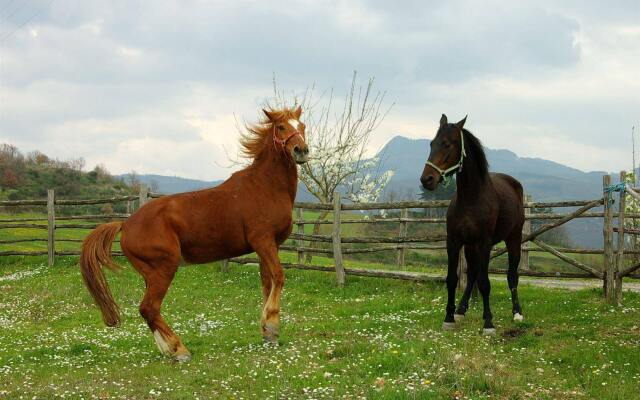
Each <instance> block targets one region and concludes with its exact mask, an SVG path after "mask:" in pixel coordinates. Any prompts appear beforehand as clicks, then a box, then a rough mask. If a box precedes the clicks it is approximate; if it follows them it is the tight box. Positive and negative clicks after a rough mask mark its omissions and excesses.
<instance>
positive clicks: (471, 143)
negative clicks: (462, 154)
mask: <svg viewBox="0 0 640 400" xmlns="http://www.w3.org/2000/svg"><path fill="white" fill-rule="evenodd" d="M462 131H463V132H464V143H465V148H466V151H467V158H468V160H469V161H470V162H471V163H472V165H471V168H473V169H474V170H475V172H476V173H477V174H478V175H479V176H480V177H481V179H484V178H485V177H486V176H488V174H489V163H488V162H487V156H486V155H485V154H484V148H483V146H482V143H481V142H480V139H478V138H477V137H475V136H474V135H473V134H472V133H471V132H469V131H468V130H466V129H463V130H462Z"/></svg>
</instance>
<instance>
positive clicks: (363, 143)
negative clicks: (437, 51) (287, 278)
mask: <svg viewBox="0 0 640 400" xmlns="http://www.w3.org/2000/svg"><path fill="white" fill-rule="evenodd" d="M273 88H274V94H275V102H276V105H277V106H279V107H283V106H287V101H286V96H285V94H284V92H282V91H280V90H278V87H277V84H276V80H275V78H274V81H273ZM314 88H315V87H314V86H312V87H311V88H310V89H308V90H307V91H306V92H305V94H304V96H302V98H301V99H298V98H296V97H295V96H294V103H295V104H300V105H302V108H303V110H304V111H303V119H304V122H305V124H306V125H307V130H306V136H307V137H306V141H307V144H308V145H309V148H310V156H311V161H310V162H308V163H306V164H304V165H303V166H302V168H301V169H300V175H299V178H300V181H302V183H303V184H304V185H305V187H306V188H307V190H308V191H309V193H311V194H312V195H313V196H314V197H315V198H316V199H318V201H319V202H321V203H328V202H331V201H332V200H333V196H334V195H340V194H342V196H343V197H344V198H345V199H348V200H350V201H352V202H356V203H367V202H374V201H376V200H378V198H379V197H380V195H381V193H382V191H383V190H384V187H385V186H386V185H387V183H388V182H389V180H390V179H391V177H392V176H393V171H388V170H387V171H385V170H383V169H382V168H381V162H380V159H379V158H378V157H367V156H366V150H367V145H368V144H369V140H370V138H371V135H372V134H373V132H374V131H375V130H376V128H378V126H379V125H380V123H381V122H382V121H383V120H384V118H385V116H386V115H387V113H388V112H389V110H390V109H391V106H392V105H390V106H389V107H384V108H383V106H384V103H385V93H384V92H380V91H378V90H374V79H373V78H370V79H369V80H368V82H367V84H366V85H359V84H358V83H357V73H356V72H354V73H353V78H352V80H351V86H350V87H349V89H348V91H347V94H346V95H345V98H344V100H343V101H342V102H341V105H340V107H339V108H337V107H336V104H335V100H334V92H333V90H330V91H329V92H328V94H327V95H326V96H320V98H319V99H316V98H315V97H314ZM327 215H328V211H323V212H322V213H320V215H319V217H318V221H321V220H324V219H325V218H326V217H327ZM319 230H320V225H319V224H315V225H314V229H313V232H314V234H318V233H319ZM310 245H312V244H310ZM307 259H308V260H309V259H310V255H308V256H307Z"/></svg>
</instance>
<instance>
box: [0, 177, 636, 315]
mask: <svg viewBox="0 0 640 400" xmlns="http://www.w3.org/2000/svg"><path fill="white" fill-rule="evenodd" d="M623 174H624V172H622V173H621V178H623V177H624V175H623ZM610 180H611V179H610V176H608V175H605V176H604V177H603V192H606V191H605V190H604V189H605V188H609V187H610V186H611V182H610ZM625 193H629V194H630V195H632V196H633V197H634V198H636V199H637V200H638V201H640V194H639V193H638V191H637V190H636V189H634V188H628V187H627V188H625V189H623V190H622V191H621V192H619V193H618V194H617V196H616V197H617V200H618V201H617V203H618V204H617V210H614V208H615V207H614V205H613V204H614V203H613V202H612V201H611V200H612V196H611V194H609V193H606V194H605V195H604V196H603V197H601V198H597V199H592V200H576V201H555V202H531V201H529V200H528V199H525V204H524V207H525V210H526V223H525V226H524V237H523V252H522V261H521V268H520V275H523V276H536V277H553V278H595V279H600V280H602V281H603V288H604V294H605V296H606V298H607V300H608V301H610V302H611V303H617V302H619V300H620V298H621V293H622V279H623V278H624V277H630V278H636V279H637V278H640V276H639V275H635V274H634V272H635V271H636V270H637V269H638V268H640V263H634V264H632V265H630V266H625V264H624V256H625V254H633V255H637V254H640V250H638V249H625V246H624V234H640V231H639V232H631V231H629V230H627V231H625V228H624V222H625V218H632V219H636V218H640V213H638V214H633V213H627V212H625ZM160 196H161V195H160V194H156V193H150V192H148V191H147V188H146V187H144V186H142V187H141V189H140V193H139V195H137V196H121V197H113V198H107V199H94V200H63V199H56V198H55V193H54V191H53V190H49V191H48V196H47V200H13V201H0V207H18V206H30V207H33V206H46V210H47V218H21V219H2V220H0V229H12V228H34V229H46V230H47V238H46V239H36V238H34V239H28V238H27V239H24V238H23V239H11V240H0V244H11V243H20V242H44V241H46V242H47V251H11V250H9V251H0V256H10V255H47V256H48V262H49V265H53V263H54V259H55V256H57V255H79V251H58V250H56V246H55V244H56V242H81V239H61V238H56V231H58V230H61V229H70V228H73V229H93V228H95V227H96V226H97V224H87V223H75V224H74V223H69V222H63V223H60V221H73V220H83V221H86V220H101V221H105V220H118V219H126V218H128V217H129V215H130V214H131V212H133V211H134V205H135V203H137V205H138V207H140V206H142V205H144V204H145V203H146V202H147V201H149V200H151V199H153V198H156V197H160ZM122 202H125V203H126V204H127V210H128V212H127V213H122V214H98V215H72V216H56V212H55V207H56V206H78V205H92V204H114V203H122ZM448 205H449V201H442V200H436V201H400V202H387V203H366V204H343V203H341V199H340V196H334V201H333V203H332V204H321V203H304V202H298V203H296V204H295V209H294V217H293V218H294V221H293V223H294V227H295V229H294V232H293V233H292V234H291V235H290V237H289V239H290V240H289V241H288V242H287V243H285V244H283V245H282V246H281V247H280V248H281V249H282V250H288V251H293V252H295V253H297V262H295V263H283V266H284V267H285V268H297V269H306V270H318V271H330V272H335V273H336V279H337V282H338V284H344V283H345V278H346V275H358V276H373V277H385V278H395V279H405V280H413V281H433V280H440V281H442V280H444V277H443V276H436V275H433V274H425V273H417V272H409V271H404V270H403V268H404V266H405V256H406V254H407V253H406V252H407V250H444V249H446V245H445V244H444V241H445V240H446V235H444V234H429V235H423V236H410V235H409V234H408V227H409V224H414V223H421V224H444V223H445V222H446V221H445V218H444V217H413V218H412V217H410V210H412V209H414V210H415V209H442V208H446V207H447V206H448ZM601 206H602V207H603V211H592V209H593V208H597V207H601ZM567 207H572V208H574V209H573V210H571V211H569V212H567V213H564V214H562V213H560V214H558V213H544V214H542V213H533V212H532V210H534V209H540V208H555V209H557V208H567ZM303 210H313V211H329V212H330V213H331V215H332V219H331V220H326V221H316V220H305V219H304V213H303ZM379 210H399V216H397V217H395V216H394V217H390V218H361V217H358V218H356V217H355V216H354V214H356V213H358V212H363V211H379ZM345 212H347V213H349V215H350V217H348V218H343V214H344V213H345ZM576 218H598V219H602V220H603V248H601V249H579V248H558V247H553V246H550V245H549V244H547V243H544V242H543V241H541V240H540V235H541V234H543V233H544V232H547V231H549V230H551V229H553V228H556V227H559V226H561V225H563V224H565V223H567V222H569V221H571V220H573V219H576ZM614 219H616V222H617V224H616V225H617V227H614V226H613V225H614V223H613V221H614ZM531 220H546V221H550V222H549V223H547V224H545V225H542V226H540V227H538V228H537V229H536V230H535V231H533V232H532V231H531V224H530V222H531ZM43 222H46V224H43ZM377 223H386V224H388V223H397V224H398V235H397V236H395V237H388V236H369V237H349V236H344V235H343V229H342V226H343V225H346V224H377ZM314 224H321V225H327V224H329V225H332V229H331V234H330V235H329V234H318V235H312V234H305V231H304V227H305V225H314ZM614 232H618V240H617V241H616V243H614V240H613V238H614ZM305 242H306V243H307V245H305ZM528 242H532V243H533V244H535V246H528V245H527V244H528ZM313 243H324V244H325V247H320V246H315V247H314V246H312V244H313ZM349 244H366V245H367V246H366V247H360V248H354V247H349V246H348V245H349ZM382 251H394V252H396V268H395V269H394V270H374V269H365V268H346V267H345V265H344V261H343V256H344V255H352V254H360V253H375V252H382ZM539 251H542V252H548V253H550V254H553V255H554V256H556V257H558V258H559V259H561V260H563V261H564V262H566V263H567V264H569V265H571V266H573V267H574V268H576V269H577V270H579V272H578V271H576V272H559V271H558V272H544V271H535V270H532V269H530V268H529V265H530V264H529V255H530V253H531V252H539ZM505 252H506V249H505V248H497V249H494V251H493V253H492V256H491V257H492V258H495V257H498V256H500V255H502V254H504V253H505ZM306 253H315V254H323V255H326V256H332V257H333V259H334V266H333V267H330V266H323V265H313V264H306V263H305V262H304V260H305V254H306ZM114 254H121V253H119V252H114ZM568 254H596V255H602V257H603V259H602V260H603V262H602V265H603V267H602V268H598V267H596V266H591V265H587V264H585V263H584V262H581V261H578V260H576V259H575V258H572V257H570V256H569V255H568ZM229 262H235V263H241V264H249V263H257V262H258V260H257V259H256V258H253V257H242V258H234V259H231V260H225V262H224V263H223V269H226V268H228V264H229ZM465 268H466V267H465V265H464V258H463V257H461V265H460V267H459V272H460V276H461V285H464V278H465V276H464V274H462V273H461V272H463V271H464V270H465ZM490 272H491V273H496V274H502V273H505V271H504V270H502V269H496V268H490Z"/></svg>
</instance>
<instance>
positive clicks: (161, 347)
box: [153, 330, 171, 356]
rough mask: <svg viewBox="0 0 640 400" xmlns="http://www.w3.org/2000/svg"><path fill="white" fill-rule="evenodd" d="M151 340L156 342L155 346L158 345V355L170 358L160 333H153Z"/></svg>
mask: <svg viewBox="0 0 640 400" xmlns="http://www.w3.org/2000/svg"><path fill="white" fill-rule="evenodd" d="M153 338H154V339H155V340H156V344H157V345H158V350H160V353H162V354H164V355H165V356H170V355H171V349H170V348H169V345H168V344H167V342H166V341H165V340H164V338H163V337H162V333H160V331H158V330H155V331H153Z"/></svg>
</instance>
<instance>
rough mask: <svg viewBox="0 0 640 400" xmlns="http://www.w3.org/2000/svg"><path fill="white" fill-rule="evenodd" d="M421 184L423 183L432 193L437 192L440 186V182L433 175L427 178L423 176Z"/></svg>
mask: <svg viewBox="0 0 640 400" xmlns="http://www.w3.org/2000/svg"><path fill="white" fill-rule="evenodd" d="M420 183H422V187H423V188H425V189H427V190H431V191H433V190H436V186H438V180H436V178H435V177H434V176H433V175H431V174H429V175H427V176H424V175H423V176H422V177H421V178H420Z"/></svg>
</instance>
